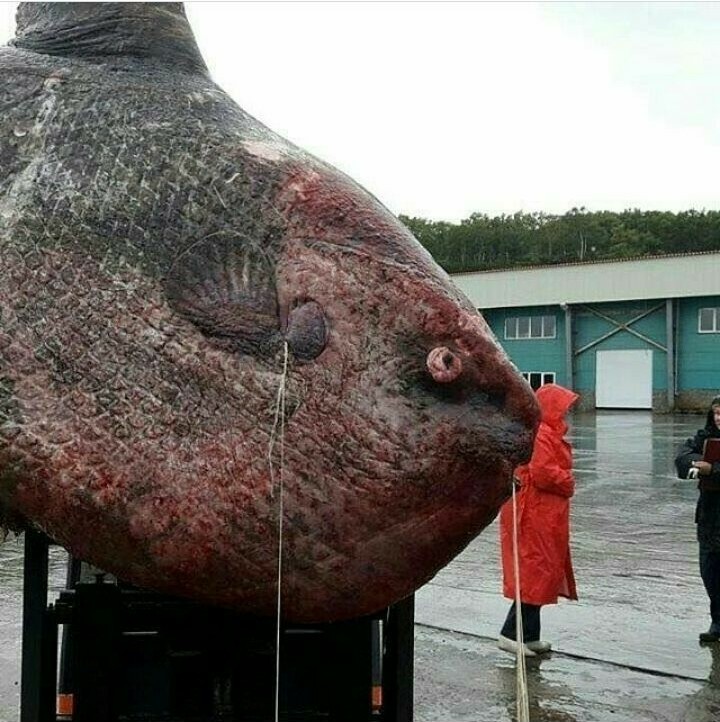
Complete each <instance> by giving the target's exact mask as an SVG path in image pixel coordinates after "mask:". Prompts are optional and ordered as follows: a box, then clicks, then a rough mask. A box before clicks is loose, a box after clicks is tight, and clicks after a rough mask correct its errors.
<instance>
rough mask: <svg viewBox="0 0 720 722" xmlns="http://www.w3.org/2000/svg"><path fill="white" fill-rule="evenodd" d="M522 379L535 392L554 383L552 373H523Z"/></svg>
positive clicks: (553, 373) (553, 374)
mask: <svg viewBox="0 0 720 722" xmlns="http://www.w3.org/2000/svg"><path fill="white" fill-rule="evenodd" d="M522 377H523V378H524V379H525V381H527V382H528V383H529V384H530V386H531V387H532V390H533V391H537V390H538V389H539V388H540V387H541V386H544V385H545V384H554V383H555V372H554V371H523V372H522Z"/></svg>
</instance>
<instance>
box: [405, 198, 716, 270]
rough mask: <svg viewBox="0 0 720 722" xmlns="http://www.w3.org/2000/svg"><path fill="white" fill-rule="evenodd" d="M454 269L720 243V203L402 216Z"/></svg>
mask: <svg viewBox="0 0 720 722" xmlns="http://www.w3.org/2000/svg"><path fill="white" fill-rule="evenodd" d="M400 220H401V221H402V222H403V223H404V224H405V225H406V226H407V227H408V228H409V229H410V231H412V233H413V234H414V235H415V237H416V238H417V239H418V240H419V241H420V243H422V244H423V245H424V246H425V247H426V248H427V249H428V251H430V253H431V254H432V255H433V256H434V257H435V260H436V261H437V262H438V263H439V264H440V265H441V266H443V268H445V270H447V271H449V272H451V273H452V272H459V271H479V270H486V269H491V268H512V267H514V266H529V265H533V266H536V265H545V264H557V263H571V262H575V261H592V260H605V259H619V258H633V257H642V256H656V255H663V254H668V253H687V252H690V251H711V250H720V212H719V211H694V210H690V211H684V212H682V213H670V212H667V211H641V210H637V209H635V210H627V211H623V212H622V213H615V212H611V211H598V212H590V211H588V210H587V209H585V208H573V209H572V210H570V211H568V212H567V213H565V214H563V215H549V214H545V213H515V214H513V215H501V216H494V217H491V216H488V215H485V214H484V213H473V214H472V215H471V216H469V217H468V218H466V219H464V220H462V221H460V223H448V222H446V221H430V220H427V219H426V218H409V217H407V216H400Z"/></svg>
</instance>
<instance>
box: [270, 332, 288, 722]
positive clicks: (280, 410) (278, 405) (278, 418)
mask: <svg viewBox="0 0 720 722" xmlns="http://www.w3.org/2000/svg"><path fill="white" fill-rule="evenodd" d="M287 369H288V345H287V342H286V343H285V346H284V358H283V370H282V376H281V377H280V385H279V386H278V391H277V398H276V400H275V418H274V420H273V425H272V431H271V432H270V444H269V447H268V466H269V468H270V497H271V498H274V497H275V475H274V474H273V461H272V454H273V450H274V449H275V439H276V437H277V431H278V426H279V427H280V473H279V475H278V563H277V580H276V583H277V619H276V622H275V722H279V719H280V619H281V612H282V608H281V600H282V564H283V491H284V485H283V481H284V479H283V470H284V466H285V382H286V379H287Z"/></svg>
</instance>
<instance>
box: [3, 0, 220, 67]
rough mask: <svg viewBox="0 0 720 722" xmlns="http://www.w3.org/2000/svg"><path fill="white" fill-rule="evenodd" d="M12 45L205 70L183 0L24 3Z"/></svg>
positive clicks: (42, 51) (33, 49)
mask: <svg viewBox="0 0 720 722" xmlns="http://www.w3.org/2000/svg"><path fill="white" fill-rule="evenodd" d="M10 44H11V45H14V46H16V47H18V48H22V49H24V50H31V51H33V52H36V53H42V54H45V55H55V56H69V57H80V58H88V57H89V58H98V57H100V58H108V57H110V58H122V57H125V58H136V59H139V60H142V61H147V60H148V59H151V60H156V61H159V62H161V63H163V64H165V65H168V66H170V67H173V68H176V69H182V70H190V71H194V72H200V73H207V68H206V66H205V63H204V61H203V59H202V56H201V55H200V51H199V50H198V47H197V44H196V42H195V37H194V35H193V32H192V29H191V28H190V24H189V23H188V21H187V17H186V16H185V10H184V9H183V6H182V3H158V2H152V3H72V2H61V3H55V2H24V3H20V5H19V7H18V11H17V30H16V32H15V38H14V39H13V40H11V42H10Z"/></svg>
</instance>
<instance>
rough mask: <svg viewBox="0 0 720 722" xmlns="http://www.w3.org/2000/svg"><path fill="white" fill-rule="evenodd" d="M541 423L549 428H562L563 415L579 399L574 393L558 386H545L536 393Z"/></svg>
mask: <svg viewBox="0 0 720 722" xmlns="http://www.w3.org/2000/svg"><path fill="white" fill-rule="evenodd" d="M535 395H536V396H537V400H538V404H539V405H540V413H541V415H542V422H543V423H544V424H548V425H549V426H563V425H564V421H563V419H564V418H565V414H567V412H568V411H569V409H570V407H571V406H572V405H573V404H574V403H575V402H576V401H577V400H578V399H579V398H580V397H579V396H578V395H577V394H576V393H575V392H574V391H570V389H566V388H565V387H564V386H559V385H558V384H545V385H544V386H541V387H540V388H539V389H538V390H537V391H536V392H535Z"/></svg>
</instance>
